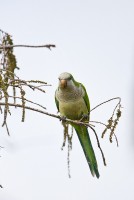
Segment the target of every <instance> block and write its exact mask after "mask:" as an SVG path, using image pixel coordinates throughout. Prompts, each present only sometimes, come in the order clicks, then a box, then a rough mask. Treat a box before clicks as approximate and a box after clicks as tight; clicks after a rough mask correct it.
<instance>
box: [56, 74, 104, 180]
mask: <svg viewBox="0 0 134 200" xmlns="http://www.w3.org/2000/svg"><path fill="white" fill-rule="evenodd" d="M55 102H56V106H57V109H58V111H59V112H60V115H61V117H63V118H65V117H66V118H68V119H72V120H82V121H86V122H88V121H89V114H90V103H89V98H88V95H87V92H86V89H85V87H84V86H83V84H81V83H79V82H77V81H75V80H74V78H73V76H72V75H71V74H70V73H67V72H64V73H62V74H60V76H59V85H58V88H57V90H56V92H55ZM71 126H73V127H74V129H75V131H76V133H77V136H78V138H79V141H80V143H81V146H82V148H83V151H84V154H85V156H86V159H87V163H88V165H89V168H90V171H91V174H92V175H93V176H94V175H96V177H97V178H99V176H100V175H99V171H98V165H97V161H96V157H95V153H94V150H93V147H92V144H91V140H90V137H89V133H88V129H87V127H86V126H82V125H81V126H79V125H76V124H73V123H71Z"/></svg>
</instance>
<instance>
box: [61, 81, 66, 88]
mask: <svg viewBox="0 0 134 200" xmlns="http://www.w3.org/2000/svg"><path fill="white" fill-rule="evenodd" d="M60 87H61V88H63V89H64V88H66V87H67V80H64V79H61V80H60Z"/></svg>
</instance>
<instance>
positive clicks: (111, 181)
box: [0, 0, 134, 200]
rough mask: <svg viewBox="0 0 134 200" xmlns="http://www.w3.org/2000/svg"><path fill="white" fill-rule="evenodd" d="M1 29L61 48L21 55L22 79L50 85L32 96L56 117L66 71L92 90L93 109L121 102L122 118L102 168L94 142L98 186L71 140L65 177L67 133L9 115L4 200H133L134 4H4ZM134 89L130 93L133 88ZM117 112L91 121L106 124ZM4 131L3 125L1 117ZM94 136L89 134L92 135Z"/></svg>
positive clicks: (1, 167)
mask: <svg viewBox="0 0 134 200" xmlns="http://www.w3.org/2000/svg"><path fill="white" fill-rule="evenodd" d="M0 19H1V23H0V26H1V27H0V28H1V29H3V30H4V31H6V32H8V33H10V34H11V35H12V36H13V39H14V43H15V44H31V45H32V44H33V45H34V44H35V45H36V44H46V43H53V44H56V46H57V47H56V48H55V49H52V51H49V50H47V49H26V48H16V49H15V53H16V56H17V61H18V66H19V67H20V69H21V70H20V71H18V75H19V76H20V77H21V78H22V79H26V80H27V79H29V80H30V79H35V80H36V79H39V80H44V81H47V82H48V83H51V84H52V87H47V88H46V91H47V93H46V94H40V93H38V92H37V93H36V92H34V93H32V92H29V93H28V94H29V97H30V98H31V99H32V100H35V101H36V102H39V103H41V104H43V105H44V106H46V107H47V111H48V112H51V113H56V107H55V103H54V91H55V89H56V87H57V83H58V81H57V77H58V75H59V74H60V73H62V72H64V71H67V72H70V73H72V74H73V75H74V78H75V79H76V80H77V81H79V82H82V83H83V84H84V85H85V87H86V88H87V92H88V94H89V98H90V101H91V107H94V106H95V105H97V104H98V103H100V102H102V101H105V100H107V99H109V98H112V97H116V96H120V97H121V98H122V105H123V107H124V108H123V115H122V118H121V121H120V123H119V126H118V129H117V130H116V134H117V137H118V140H119V148H117V147H116V143H115V141H114V142H113V144H110V143H109V139H108V136H106V137H105V138H104V139H103V140H102V139H101V132H102V128H101V127H100V126H98V128H97V129H96V130H97V133H98V136H99V138H100V142H101V146H102V148H103V151H104V153H105V156H106V160H107V164H108V166H107V167H104V166H103V163H102V159H101V154H100V151H99V150H98V147H97V145H96V140H95V137H94V135H93V134H92V135H91V138H92V141H93V142H92V143H93V146H94V149H95V153H96V157H97V160H98V165H99V171H100V175H101V177H100V179H99V180H97V179H96V178H93V177H92V176H91V174H90V171H89V168H88V165H87V163H86V159H85V156H84V154H83V152H82V149H81V146H80V144H79V141H78V139H77V137H76V135H74V137H73V150H72V152H71V158H70V159H71V175H72V178H71V179H69V178H68V175H67V148H65V149H64V151H61V150H60V148H61V145H62V138H63V133H62V132H63V129H62V126H61V124H60V122H59V121H58V120H57V119H54V118H50V117H47V116H43V115H41V114H36V113H32V112H30V111H27V112H26V122H25V123H21V111H20V110H19V109H12V111H13V112H12V116H11V117H9V118H8V125H9V128H10V132H11V137H10V138H9V137H8V136H7V134H6V131H5V129H4V128H3V129H2V128H1V134H0V145H1V146H4V149H2V150H1V158H0V183H1V184H2V185H3V187H4V189H1V191H0V199H1V200H9V199H10V200H37V199H39V200H44V199H49V200H52V199H58V200H61V199H65V200H68V199H77V200H81V199H84V200H89V199H92V200H98V199H103V200H107V199H109V200H112V199H115V200H116V199H121V200H126V199H129V200H132V199H133V198H134V190H133V185H134V171H133V169H134V162H133V156H134V148H133V145H134V141H133V140H134V136H133V135H132V134H133V128H134V126H133V124H132V123H133V120H132V117H134V115H133V113H132V112H131V111H132V110H133V111H134V107H131V106H132V104H131V103H132V100H131V99H132V98H133V99H134V96H133V95H131V94H132V92H133V91H134V82H133V74H132V73H133V65H134V59H133V55H134V1H132V0H131V1H130V0H122V1H121V0H116V1H115V0H109V1H106V0H102V1H99V0H95V1H91V0H89V1H88V0H87V1H86V0H84V1H80V0H77V1H76V0H74V1H71V0H68V1H63V0H62V1H61V0H57V1H54V0H53V1H52V0H49V1H47V0H44V1H43V0H38V1H35V0H23V1H17V0H12V1H9V0H4V1H2V2H1V4H0ZM132 84H133V85H132ZM113 105H114V104H112V103H111V104H108V105H107V106H104V107H102V108H101V109H98V110H96V111H95V112H94V113H92V115H91V119H92V120H100V121H103V122H105V120H106V119H107V117H108V116H109V114H110V113H111V111H112V109H113ZM1 123H2V117H1ZM90 132H91V131H90Z"/></svg>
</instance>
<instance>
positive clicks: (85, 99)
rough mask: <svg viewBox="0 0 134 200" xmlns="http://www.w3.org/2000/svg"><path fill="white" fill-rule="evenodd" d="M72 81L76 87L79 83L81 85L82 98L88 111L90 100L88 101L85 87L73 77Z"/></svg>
mask: <svg viewBox="0 0 134 200" xmlns="http://www.w3.org/2000/svg"><path fill="white" fill-rule="evenodd" d="M73 81H74V84H75V85H76V87H80V85H81V87H82V89H83V90H84V96H83V99H84V101H85V104H86V106H87V109H88V112H90V102H89V98H88V94H87V91H86V88H85V87H84V85H83V84H82V83H79V82H77V81H75V80H74V79H73Z"/></svg>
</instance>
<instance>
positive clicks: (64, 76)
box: [59, 72, 72, 80]
mask: <svg viewBox="0 0 134 200" xmlns="http://www.w3.org/2000/svg"><path fill="white" fill-rule="evenodd" d="M70 79H72V75H71V74H70V73H68V72H63V73H62V74H60V76H59V80H70Z"/></svg>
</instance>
